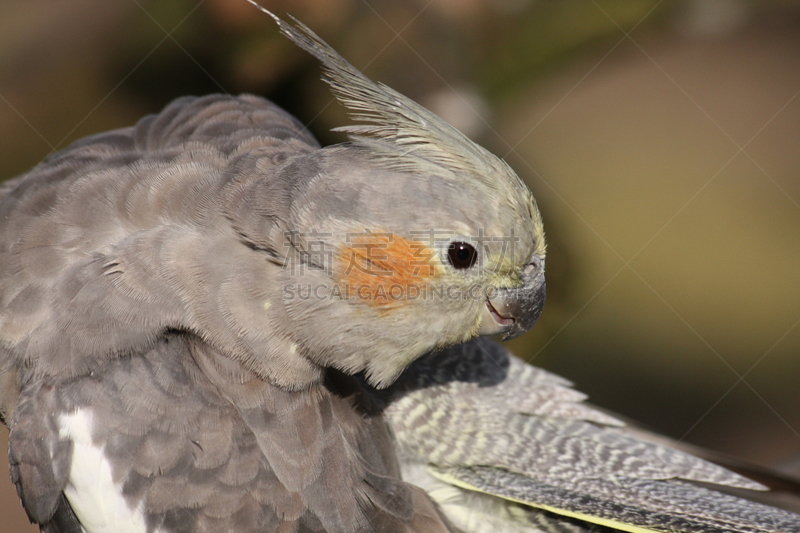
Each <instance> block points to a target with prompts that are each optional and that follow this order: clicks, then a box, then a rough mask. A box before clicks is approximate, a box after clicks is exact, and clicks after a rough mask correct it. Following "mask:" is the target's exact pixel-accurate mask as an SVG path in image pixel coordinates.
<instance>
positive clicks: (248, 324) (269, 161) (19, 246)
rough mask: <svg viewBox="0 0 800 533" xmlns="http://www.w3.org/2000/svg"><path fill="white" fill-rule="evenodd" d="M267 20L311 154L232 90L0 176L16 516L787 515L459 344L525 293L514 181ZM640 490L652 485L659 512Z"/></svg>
mask: <svg viewBox="0 0 800 533" xmlns="http://www.w3.org/2000/svg"><path fill="white" fill-rule="evenodd" d="M279 24H280V26H281V29H282V31H283V32H284V33H285V34H286V35H288V36H289V37H290V38H291V39H292V40H294V41H295V42H296V43H298V44H299V45H300V46H302V47H303V48H305V49H306V50H308V51H310V52H311V53H312V54H314V55H315V56H317V57H318V58H319V59H320V60H321V61H322V62H323V64H324V66H325V68H326V72H327V75H328V76H329V81H330V83H331V85H332V87H333V88H334V91H335V93H336V94H337V97H338V98H340V100H341V101H342V102H343V103H345V105H346V106H348V107H349V108H351V110H354V111H355V112H356V116H357V117H359V118H361V119H362V120H364V121H366V122H367V123H368V125H365V126H354V127H350V128H349V129H348V131H350V132H351V133H353V134H354V135H353V136H352V137H351V141H350V142H349V143H344V144H342V145H337V146H332V147H325V148H321V147H320V146H319V145H318V144H317V142H316V141H315V140H314V139H313V137H312V136H311V135H310V134H309V133H308V132H307V131H306V130H305V129H304V128H303V126H302V124H300V123H299V122H298V121H297V120H296V119H294V118H293V117H291V116H290V115H288V114H287V113H286V112H284V111H283V110H281V109H279V108H278V107H277V106H275V105H274V104H272V103H270V102H268V101H266V100H263V99H261V98H258V97H254V96H240V97H231V96H223V95H215V96H208V97H203V98H182V99H179V100H176V101H175V102H173V103H172V104H170V105H169V106H168V107H167V108H166V109H165V110H164V111H162V112H161V113H160V114H158V115H151V116H149V117H146V118H144V119H143V120H142V121H140V122H139V123H138V124H137V125H136V126H134V127H131V128H126V129H122V130H117V131H114V132H109V133H105V134H100V135H96V136H93V137H90V138H87V139H84V140H82V141H79V142H77V143H75V144H74V145H72V146H71V147H69V148H67V149H66V150H64V151H62V152H58V153H56V154H53V155H51V156H50V157H49V158H48V159H46V160H45V161H44V162H43V163H42V164H40V165H39V166H38V167H36V168H34V169H33V170H32V171H31V172H29V173H28V174H26V175H24V176H21V177H20V178H17V179H15V180H12V181H10V182H8V183H6V184H4V185H3V186H2V187H0V195H1V196H0V414H1V415H2V419H3V420H4V421H5V423H6V424H7V425H8V426H9V429H10V450H9V458H10V462H11V471H12V479H13V481H14V483H15V484H16V486H17V489H18V492H19V494H20V497H21V498H22V501H23V504H24V506H25V509H26V510H27V512H28V515H29V517H30V518H31V519H32V520H33V521H34V522H37V523H39V524H41V527H42V529H43V530H44V531H52V532H56V531H63V532H74V531H87V532H88V533H101V532H112V531H113V532H119V531H131V532H139V531H142V532H144V531H164V532H167V531H181V532H182V531H186V532H189V531H202V532H209V533H210V532H217V531H236V532H237V533H246V532H250V531H253V532H256V531H281V532H293V531H297V532H331V533H332V532H351V533H356V532H378V531H380V532H405V531H408V532H411V531H416V532H421V533H439V532H441V533H454V532H456V531H461V530H463V531H475V532H482V531H487V530H489V528H490V527H493V528H495V529H496V528H500V529H504V530H507V531H525V532H534V531H591V530H597V529H592V528H597V527H622V528H623V529H625V528H627V529H625V530H627V531H645V530H648V531H650V530H653V531H700V530H702V529H700V528H707V529H708V530H709V531H728V530H729V529H726V527H728V526H730V530H731V531H740V532H752V531H758V530H759V529H757V528H756V526H755V525H754V524H758V523H759V521H760V522H763V523H764V524H767V526H766V529H764V531H775V532H777V531H790V529H789V528H790V527H795V526H798V524H800V521H798V518H797V517H796V516H794V515H790V514H788V513H783V512H781V511H777V510H773V509H770V508H767V507H760V506H754V504H747V503H737V502H740V500H735V499H733V498H729V497H727V496H722V495H719V494H717V493H713V492H708V491H707V493H706V492H702V490H700V489H695V492H692V489H691V485H687V484H686V483H684V481H681V480H697V481H705V482H712V483H719V484H726V485H733V486H740V487H751V488H756V485H755V484H753V483H752V482H749V481H747V480H745V479H744V478H741V477H738V476H736V475H734V474H731V473H730V472H727V471H725V470H723V469H721V468H718V467H715V466H713V465H710V464H709V463H705V462H703V461H700V460H697V459H694V458H691V457H690V456H686V455H684V454H680V453H677V452H674V451H672V450H670V449H667V448H664V447H660V446H656V445H654V444H648V443H644V442H642V441H637V440H635V438H634V437H631V436H630V435H627V434H625V432H624V430H623V429H620V423H618V422H617V421H616V420H614V419H613V418H611V417H609V416H607V415H605V414H602V413H600V412H598V411H596V410H593V409H592V408H590V407H587V406H585V405H583V404H582V403H581V401H582V399H583V397H582V395H580V394H579V393H576V392H574V391H572V390H571V389H570V388H569V386H568V384H567V383H566V382H565V381H563V380H561V379H560V378H557V377H555V376H552V375H550V374H547V373H544V372H542V371H538V370H535V369H533V368H532V367H528V366H526V365H524V363H522V362H520V361H518V360H516V359H514V358H513V357H511V358H510V356H509V355H508V354H506V353H505V352H504V351H502V349H500V348H498V347H497V346H496V345H494V344H492V343H489V342H488V341H481V340H472V341H471V342H468V343H467V344H462V343H464V342H467V341H470V339H472V338H473V337H475V336H476V335H478V334H494V333H505V334H506V335H507V336H513V335H517V334H520V333H522V332H524V331H525V330H527V329H528V328H529V327H530V326H531V325H532V324H533V322H534V321H535V320H536V318H537V317H538V316H539V313H540V312H541V308H542V305H543V301H544V265H543V261H544V233H543V230H542V224H541V218H540V216H539V213H538V210H537V208H536V205H535V202H534V200H533V197H532V196H531V194H530V191H528V189H527V188H526V187H525V186H524V184H522V182H521V181H520V180H519V178H518V177H517V176H516V175H515V174H514V173H513V172H512V171H511V170H510V169H509V168H508V167H507V166H506V165H505V164H504V163H503V162H502V161H500V160H499V159H497V158H495V157H494V156H492V155H491V154H488V152H486V151H485V150H483V149H481V148H479V147H477V146H476V145H474V144H472V143H471V142H470V141H469V140H468V139H466V138H465V137H463V136H462V135H460V134H459V133H458V132H455V130H452V128H450V127H449V126H448V125H446V124H445V123H443V122H441V120H440V119H438V118H437V117H435V116H434V115H432V114H430V113H429V112H427V111H425V110H424V109H422V108H420V107H419V106H417V105H416V104H414V103H413V102H411V101H410V100H408V99H405V98H404V97H402V96H400V95H399V94H397V93H395V92H394V91H392V90H391V89H388V88H386V87H384V86H380V85H376V84H373V83H372V82H370V81H369V80H367V79H366V78H364V77H363V75H361V73H359V72H358V71H357V70H356V69H354V68H353V67H352V66H350V65H349V64H347V63H346V62H345V61H344V60H343V59H342V58H341V57H340V56H338V54H336V53H335V52H334V51H333V50H331V49H330V48H329V47H327V45H325V44H324V43H322V42H321V41H319V40H318V39H317V38H316V36H314V35H313V33H311V32H310V31H308V30H307V29H304V30H303V32H299V31H297V30H295V29H293V28H291V27H288V26H287V25H285V23H283V22H281V21H279ZM410 199H413V202H410V204H409V201H410ZM401 200H404V201H405V203H404V202H403V201H401ZM428 352H433V355H425V354H426V353H428ZM421 357H422V359H420V358H421ZM415 361H417V362H415ZM465 365H466V366H465ZM509 368H513V371H509ZM404 371H405V372H404ZM398 377H399V380H398ZM614 484H617V485H621V486H624V487H626V490H625V491H617V492H619V494H615V491H614V490H613V487H614ZM684 487H690V488H684ZM703 490H704V489H703ZM659 491H663V492H659ZM698 491H699V492H698ZM647 494H650V495H652V494H656V496H657V497H655V496H654V498H655V499H653V498H651V499H650V500H648V499H647V498H645V497H644V495H647ZM616 496H619V500H615V497H616ZM658 497H661V498H662V499H664V498H666V499H667V500H668V499H670V498H678V499H677V500H675V501H678V502H679V503H674V502H673V505H672V506H671V507H669V506H664V509H666V511H665V510H664V509H661V508H659V505H658V503H657V502H658ZM680 498H683V499H682V500H681V499H680ZM692 498H695V499H696V500H697V501H698V502H700V503H699V504H697V505H695V506H694V507H691V506H690V505H689V504H690V503H691V500H692ZM684 504H685V505H687V506H689V508H688V509H685V513H684V514H683V515H682V514H681V513H682V512H684V507H683V506H684ZM715 506H716V507H715ZM737 506H738V507H737ZM541 509H544V510H541ZM562 515H566V518H565V517H564V516H562ZM465 516H466V518H465ZM687 516H688V518H687ZM726 520H727V522H726ZM590 523H596V524H601V525H600V526H597V525H586V524H590ZM582 524H583V525H582ZM715 527H716V528H717V529H714V528H715ZM796 530H800V526H798V527H797V529H796Z"/></svg>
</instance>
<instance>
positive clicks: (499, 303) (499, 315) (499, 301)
mask: <svg viewBox="0 0 800 533" xmlns="http://www.w3.org/2000/svg"><path fill="white" fill-rule="evenodd" d="M546 293H547V290H546V287H545V280H544V261H543V260H542V259H540V258H539V257H538V256H534V258H533V259H532V260H531V262H530V263H528V265H527V266H526V267H525V269H524V270H523V271H522V284H521V285H520V286H519V287H514V288H512V289H499V290H496V291H494V292H493V293H492V294H490V295H489V297H488V298H487V299H486V302H485V306H484V309H483V315H482V318H481V324H480V329H479V330H478V334H479V335H496V334H498V333H502V334H503V340H504V341H506V340H509V339H513V338H515V337H519V336H520V335H522V334H523V333H525V332H526V331H528V330H529V329H531V327H533V325H534V324H535V323H536V320H538V319H539V316H540V315H541V314H542V308H543V307H544V300H545V296H546Z"/></svg>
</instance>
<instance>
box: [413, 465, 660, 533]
mask: <svg viewBox="0 0 800 533" xmlns="http://www.w3.org/2000/svg"><path fill="white" fill-rule="evenodd" d="M428 471H429V473H430V474H431V475H432V476H433V477H435V478H437V479H439V480H441V481H444V482H445V483H449V484H451V485H453V486H456V487H460V488H462V489H466V490H471V491H474V492H481V493H483V494H489V495H490V496H495V497H497V498H501V499H503V500H507V501H510V502H514V503H519V504H521V505H528V506H530V507H536V508H537V509H543V510H545V511H549V512H551V513H555V514H558V515H562V516H567V517H569V518H577V519H578V520H583V521H585V522H589V523H592V524H597V525H599V526H606V527H611V528H614V529H618V530H620V531H627V532H628V533H668V532H665V531H662V530H658V529H649V528H645V527H640V526H635V525H633V524H626V523H624V522H617V521H616V520H610V519H608V518H600V517H598V516H592V515H588V514H583V513H576V512H573V511H567V510H565V509H559V508H557V507H551V506H549V505H541V504H538V503H534V502H526V501H523V500H517V499H514V498H507V497H505V496H501V495H499V494H494V493H491V492H486V491H485V490H481V489H479V488H478V487H475V486H472V485H470V484H469V483H464V482H463V481H461V480H460V479H458V478H456V477H453V476H450V475H448V474H443V473H441V472H437V471H436V470H434V469H432V468H431V469H428Z"/></svg>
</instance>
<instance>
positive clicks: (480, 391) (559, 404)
mask: <svg viewBox="0 0 800 533" xmlns="http://www.w3.org/2000/svg"><path fill="white" fill-rule="evenodd" d="M391 394H393V395H394V397H393V399H392V401H391V403H390V404H389V406H388V407H387V409H386V415H387V418H388V420H389V421H390V424H391V426H392V428H393V431H394V433H395V435H396V437H397V440H398V441H399V443H400V445H401V448H402V450H403V451H402V454H403V457H404V459H403V460H404V462H405V465H406V469H407V471H412V470H413V471H414V474H415V475H416V476H417V477H422V478H424V476H423V475H422V474H421V470H420V468H418V467H419V466H420V465H424V466H426V467H427V471H428V473H430V474H432V475H433V476H434V477H435V478H437V480H438V481H439V482H441V481H445V482H447V483H452V484H455V485H460V486H462V487H468V488H471V489H472V490H475V491H482V492H485V493H488V494H492V495H496V496H499V497H501V498H506V499H509V500H514V501H517V502H522V503H527V504H530V505H532V506H538V507H542V508H545V509H549V510H553V511H556V512H566V514H569V515H577V516H580V517H582V518H583V519H587V520H589V519H591V517H594V518H593V519H592V520H594V521H596V522H598V523H601V524H607V525H608V524H613V525H614V527H621V526H620V524H623V523H624V524H628V525H627V526H626V527H627V528H628V530H629V531H645V530H649V529H652V530H656V531H687V532H688V531H702V530H704V529H703V528H707V529H708V530H709V531H712V530H714V531H741V532H750V531H775V532H777V531H792V530H796V531H800V517H798V516H796V515H793V514H791V513H787V512H784V511H780V510H777V509H773V508H770V507H766V506H762V505H759V504H756V503H752V502H749V501H745V500H741V499H737V498H734V497H731V496H727V495H723V494H721V493H717V492H714V491H711V490H707V489H704V488H700V487H697V486H695V485H692V484H690V483H687V482H686V481H698V482H705V483H712V484H717V485H725V486H731V487H742V488H749V489H763V488H764V487H763V486H761V485H759V484H758V483H755V482H753V481H750V480H748V479H746V478H743V477H741V476H739V475H737V474H735V473H733V472H730V471H728V470H726V469H724V468H721V467H718V466H716V465H713V464H711V463H709V462H706V461H703V460H701V459H698V458H696V457H694V456H691V455H688V454H686V453H683V452H680V451H677V450H674V449H672V448H669V447H667V446H664V445H661V444H657V443H654V442H649V441H646V440H644V439H641V438H638V437H636V436H634V435H633V434H628V433H627V431H626V428H625V427H624V425H623V424H622V423H621V422H619V421H618V420H616V419H614V418H612V417H610V416H609V415H606V414H604V413H602V412H600V411H598V410H596V409H593V408H592V407H591V406H589V405H588V404H584V403H581V402H582V400H583V399H584V396H583V395H582V394H580V393H577V392H576V391H574V390H573V389H571V388H570V387H569V382H567V381H566V380H564V379H563V378H560V377H558V376H554V375H552V374H550V373H548V372H545V371H543V370H540V369H537V368H534V367H531V366H529V365H527V364H525V363H523V362H522V361H520V360H519V359H517V358H515V357H514V356H512V355H510V354H509V353H508V352H507V351H505V350H504V349H503V348H501V347H499V346H498V345H496V344H495V343H492V342H491V341H487V340H480V339H479V340H475V341H472V342H471V343H468V344H466V345H462V346H459V347H455V348H452V349H450V350H447V351H445V352H443V353H441V354H438V355H437V354H433V355H430V356H426V358H424V359H422V360H420V361H419V362H418V363H415V365H413V366H412V367H411V369H410V371H409V372H408V373H407V374H406V375H404V376H403V377H402V378H401V381H399V382H398V384H397V385H395V387H394V389H393V390H392V392H391ZM414 464H416V465H417V468H416V469H414V467H413V466H409V465H414ZM422 483H431V484H432V486H439V485H437V482H435V481H432V480H430V479H427V480H426V481H422ZM457 524H458V523H457ZM462 527H463V526H462ZM636 528H639V529H636ZM648 528H649V529H648ZM714 528H717V529H714ZM765 528H766V529H765ZM523 531H524V530H523Z"/></svg>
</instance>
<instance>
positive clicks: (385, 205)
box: [273, 15, 545, 386]
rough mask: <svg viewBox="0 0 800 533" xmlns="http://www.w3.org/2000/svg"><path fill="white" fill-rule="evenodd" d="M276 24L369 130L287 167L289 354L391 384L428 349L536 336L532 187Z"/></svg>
mask: <svg viewBox="0 0 800 533" xmlns="http://www.w3.org/2000/svg"><path fill="white" fill-rule="evenodd" d="M273 18H275V20H276V21H277V22H278V24H279V26H280V28H281V31H282V32H283V33H284V34H285V35H286V36H288V37H289V38H290V39H291V40H292V41H294V42H295V43H297V44H298V45H299V46H300V47H302V48H304V49H305V50H307V51H308V52H310V53H311V54H313V55H314V56H316V57H317V58H318V59H319V60H320V61H321V62H322V64H323V67H324V70H325V79H326V81H327V82H328V83H329V84H330V85H331V87H332V90H333V92H334V94H335V96H336V97H337V99H338V100H339V101H340V102H341V103H342V104H343V105H344V106H346V107H347V108H348V109H349V110H350V111H351V115H352V116H353V117H354V118H355V119H356V120H358V121H359V122H361V123H362V124H360V125H356V126H348V127H344V128H341V130H343V131H346V132H348V133H349V134H350V142H348V143H345V144H340V145H334V146H330V147H327V148H323V149H321V150H317V151H311V152H308V153H307V154H304V155H300V156H298V157H297V158H295V159H294V160H293V161H292V163H290V165H288V166H287V167H284V170H283V171H282V173H283V174H284V175H285V177H286V179H285V180H282V181H283V182H284V184H285V185H284V186H285V187H286V188H287V189H288V191H287V192H285V193H283V194H281V197H282V198H286V199H287V200H288V201H289V203H290V206H289V207H288V208H287V209H285V210H284V211H283V212H284V213H285V214H284V215H283V220H282V221H281V223H282V227H283V230H284V231H283V237H284V242H283V247H284V251H285V258H284V261H285V263H284V265H283V267H282V269H281V274H280V278H281V286H282V295H281V301H282V305H283V309H284V310H285V314H286V317H287V319H288V322H287V324H288V326H287V327H286V330H287V333H288V334H289V335H290V336H291V337H292V341H293V343H294V344H293V346H294V345H296V346H297V349H298V350H299V351H300V352H301V353H302V354H303V355H304V356H305V357H307V358H309V359H311V360H312V361H313V362H315V363H317V364H320V365H322V366H332V367H335V368H339V369H340V370H344V371H346V372H358V371H365V372H366V375H367V379H368V380H369V381H370V383H372V384H373V385H376V386H386V385H388V384H390V383H391V382H392V381H394V379H395V378H396V377H397V376H398V375H399V373H400V372H402V370H403V369H404V368H405V367H406V366H408V365H409V364H410V363H411V362H412V361H414V360H415V359H416V358H417V357H419V356H421V355H423V354H424V353H426V352H428V351H430V350H433V349H437V348H443V347H446V346H450V345H453V344H456V343H460V342H464V341H467V340H469V339H470V338H473V337H475V336H476V335H491V334H503V335H504V338H512V337H515V336H517V335H520V334H522V333H524V332H525V331H527V330H528V329H529V328H530V327H531V326H532V325H533V323H534V322H535V321H536V319H537V318H538V317H539V315H540V313H541V310H542V306H543V304H544V299H545V281H544V258H545V242H544V231H543V228H542V221H541V217H540V214H539V211H538V209H537V206H536V202H535V200H534V198H533V196H532V194H531V192H530V190H529V189H528V188H527V187H526V186H525V184H524V183H523V182H522V180H520V178H519V177H518V176H517V175H516V174H515V173H514V172H513V171H512V170H511V168H510V167H509V166H508V165H507V164H506V163H505V162H503V161H502V160H501V159H499V158H497V157H496V156H494V155H492V154H491V153H489V152H488V151H486V150H485V149H483V148H482V147H480V146H478V145H476V144H475V143H473V142H472V141H470V140H469V139H467V138H466V137H465V136H464V135H463V134H461V133H460V132H458V131H457V130H456V129H454V128H453V127H452V126H450V125H449V124H447V123H446V122H444V121H443V120H442V119H440V118H439V117H437V116H436V115H434V114H433V113H431V112H430V111H428V110H426V109H424V108H423V107H421V106H419V105H418V104H416V103H415V102H413V101H411V100H410V99H408V98H406V97H404V96H402V95H401V94H399V93H397V92H395V91H394V90H392V89H390V88H388V87H386V86H384V85H381V84H376V83H374V82H372V81H371V80H369V79H368V78H366V77H365V76H364V75H363V74H362V73H361V72H359V71H358V70H357V69H356V68H355V67H353V66H352V65H350V64H349V63H348V62H347V61H345V60H344V59H343V58H342V57H341V56H340V55H339V54H338V53H336V52H335V51H334V50H332V49H331V48H330V47H329V46H328V45H327V44H325V43H324V42H323V41H322V40H321V39H319V38H318V37H317V36H316V35H315V34H314V33H313V32H311V30H309V29H308V28H306V27H305V26H303V25H302V24H299V23H298V26H299V28H300V29H299V30H298V29H295V28H293V27H292V26H289V25H288V24H286V23H285V22H283V21H281V20H280V19H278V18H277V17H274V15H273Z"/></svg>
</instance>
